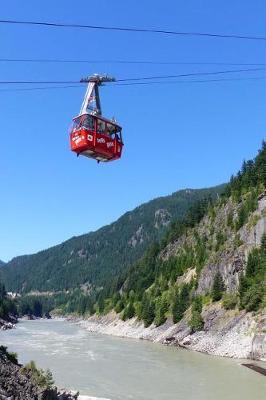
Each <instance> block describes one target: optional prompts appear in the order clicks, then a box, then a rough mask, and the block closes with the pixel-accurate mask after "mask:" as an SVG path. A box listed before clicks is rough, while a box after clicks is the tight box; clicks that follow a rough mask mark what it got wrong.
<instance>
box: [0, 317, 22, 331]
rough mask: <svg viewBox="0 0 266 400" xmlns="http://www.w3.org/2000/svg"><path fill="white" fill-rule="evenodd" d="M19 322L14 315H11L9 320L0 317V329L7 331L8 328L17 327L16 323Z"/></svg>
mask: <svg viewBox="0 0 266 400" xmlns="http://www.w3.org/2000/svg"><path fill="white" fill-rule="evenodd" d="M17 322H18V320H17V318H16V317H14V316H9V319H8V321H7V320H5V319H2V318H0V330H2V331H6V330H7V329H13V328H15V324H16V323H17Z"/></svg>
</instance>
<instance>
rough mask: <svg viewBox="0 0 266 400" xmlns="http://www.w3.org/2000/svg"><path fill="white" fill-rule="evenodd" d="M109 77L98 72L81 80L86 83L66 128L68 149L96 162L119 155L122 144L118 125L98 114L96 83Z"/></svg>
mask: <svg viewBox="0 0 266 400" xmlns="http://www.w3.org/2000/svg"><path fill="white" fill-rule="evenodd" d="M113 81H114V78H110V77H108V76H100V75H93V76H91V77H89V78H86V79H83V80H81V82H88V87H87V90H86V94H85V97H84V100H83V103H82V106H81V110H80V113H79V115H78V116H77V117H75V118H74V119H73V125H72V128H71V132H70V146H71V150H72V151H74V152H75V153H76V154H77V155H83V156H86V157H90V158H94V159H96V160H97V161H98V162H100V161H105V162H106V161H113V160H117V159H119V158H120V157H121V153H122V148H123V141H122V134H121V131H122V128H121V126H119V125H118V124H117V123H116V122H115V121H113V120H109V119H106V118H104V117H102V111H101V103H100V96H99V86H100V85H102V83H104V82H113Z"/></svg>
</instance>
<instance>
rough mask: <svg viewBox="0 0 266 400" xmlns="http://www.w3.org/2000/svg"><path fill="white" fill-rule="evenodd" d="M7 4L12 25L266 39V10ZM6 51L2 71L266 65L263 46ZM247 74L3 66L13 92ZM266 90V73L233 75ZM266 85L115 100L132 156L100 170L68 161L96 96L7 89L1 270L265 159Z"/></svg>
mask: <svg viewBox="0 0 266 400" xmlns="http://www.w3.org/2000/svg"><path fill="white" fill-rule="evenodd" d="M2 3H3V4H1V18H0V19H18V20H38V21H43V20H46V21H55V22H66V23H79V24H94V25H97V24H98V25H118V26H137V27H147V28H152V27H157V28H162V29H164V28H165V29H172V30H180V31H201V32H212V33H228V34H233V33H238V34H249V35H256V36H260V35H264V36H266V25H265V20H266V3H265V1H264V0H257V1H256V2H254V1H251V0H246V1H243V0H232V1H230V2H225V1H213V0H186V1H183V0H182V1H181V0H164V1H161V0H160V1H159V0H142V1H136V0H135V1H133V0H127V1H125V0H113V1H110V0H97V1H94V2H93V1H88V0H76V1H72V0H57V1H54V0H46V1H42V2H41V1H33V0H27V1H21V0H10V1H8V2H2ZM0 37H1V43H0V48H1V52H0V57H1V58H50V59H52V58H71V59H77V60H79V59H88V60H92V61H95V60H119V59H123V60H154V61H161V62H164V61H176V62H229V63H266V53H265V50H266V42H263V41H244V40H242V41H240V40H235V39H212V38H204V37H201V38H200V37H182V36H180V37H175V36H160V35H155V34H146V35H145V34H141V33H130V32H128V33H125V32H124V33H119V32H107V31H96V30H95V31H92V30H82V29H80V30H74V29H72V30H71V29H65V28H62V29H57V28H45V27H34V26H18V25H2V24H0ZM234 68H236V69H237V68H239V67H232V66H231V67H230V66H213V65H121V64H120V65H117V64H112V63H108V62H105V63H103V64H96V63H93V62H90V63H88V64H37V63H35V64H33V63H32V64H30V63H23V64H22V63H20V64H18V63H12V64H11V63H6V62H0V77H1V79H0V80H79V79H80V78H81V77H84V76H86V75H89V74H92V73H95V72H99V73H109V74H111V75H114V76H116V77H117V78H130V77H139V76H150V75H165V74H166V75H168V74H179V73H188V72H202V71H219V70H221V69H234ZM265 68H266V67H265ZM257 76H265V77H266V71H260V72H256V73H254V72H253V73H249V74H247V73H246V74H239V75H237V74H234V75H232V77H234V78H236V77H257ZM229 77H230V76H226V78H229ZM207 79H210V77H209V78H207ZM182 80H183V81H184V79H182ZM189 80H190V82H189ZM265 84H266V79H265V80H255V79H254V80H239V81H224V82H209V83H195V82H194V83H193V82H191V78H190V79H188V82H180V83H177V84H169V85H168V84H165V85H147V86H146V85H143V86H141V85H140V86H137V85H136V86H111V85H109V86H108V87H105V88H103V89H102V105H103V110H104V112H105V114H106V116H107V117H108V116H109V117H112V116H113V115H115V117H116V118H117V119H118V121H119V122H120V123H121V124H122V126H123V133H124V142H125V150H124V156H123V158H122V159H121V160H120V161H116V162H114V163H110V164H99V165H97V163H96V162H94V161H92V160H89V159H87V158H83V157H80V158H79V159H77V158H76V157H75V155H74V154H73V153H71V152H70V151H69V142H68V128H69V125H70V122H71V119H72V117H73V116H75V115H76V114H77V113H78V111H79V108H80V105H81V101H82V98H83V94H84V88H83V87H79V88H69V89H58V90H42V91H20V92H11V91H3V90H2V89H3V88H7V87H6V86H3V85H0V89H1V91H0V109H1V150H0V151H1V155H0V185H1V196H0V206H1V208H0V210H1V211H0V213H1V220H0V221H1V222H0V259H3V260H5V261H7V260H9V259H10V258H12V257H14V256H17V255H20V254H25V253H32V252H36V251H38V250H41V249H44V248H46V247H49V246H51V245H54V244H57V243H59V242H61V241H63V240H65V239H67V238H69V237H71V236H73V235H78V234H81V233H84V232H88V231H90V230H95V229H97V228H98V227H100V226H102V225H104V224H107V223H110V222H112V221H113V220H115V219H116V218H118V217H119V216H120V215H121V214H123V213H124V212H125V211H127V210H130V209H132V208H134V207H135V206H137V205H139V204H141V203H143V202H146V201H148V200H150V199H152V198H154V197H157V196H160V195H166V194H170V193H172V192H174V191H176V190H178V189H182V188H186V187H192V188H200V187H207V186H212V185H216V184H219V183H222V182H225V181H227V180H228V179H229V178H230V175H231V174H232V173H234V172H236V171H237V170H238V168H239V167H240V165H241V163H242V161H243V159H249V158H252V157H253V156H255V155H256V152H257V149H258V148H259V147H260V144H261V141H262V139H263V138H265V136H266V135H265V131H266V110H265V96H266V95H265V93H266V90H265ZM16 87H18V86H16ZM27 87H28V86H27ZM8 89H10V86H8Z"/></svg>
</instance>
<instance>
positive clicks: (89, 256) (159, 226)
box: [0, 185, 224, 293]
mask: <svg viewBox="0 0 266 400" xmlns="http://www.w3.org/2000/svg"><path fill="white" fill-rule="evenodd" d="M223 189H224V185H221V186H217V187H214V188H210V189H198V190H192V189H186V190H181V191H178V192H176V193H173V194H172V195H170V196H166V197H160V198H157V199H155V200H152V201H150V202H148V203H146V204H143V205H141V206H139V207H137V208H136V209H134V210H133V211H130V212H127V213H126V214H124V215H123V216H122V217H121V218H119V219H118V220H117V221H116V222H114V223H112V224H110V225H108V226H105V227H103V228H101V229H99V230H98V231H96V232H91V233H88V234H85V235H81V236H78V237H73V238H71V239H69V240H67V241H66V242H63V243H62V244H60V245H57V246H54V247H52V248H49V249H47V250H44V251H41V252H38V253H37V254H33V255H25V256H20V257H16V258H14V259H13V260H11V261H10V262H8V263H7V264H5V265H4V266H3V267H2V268H1V272H0V278H1V280H2V281H3V282H4V283H5V285H6V288H7V289H8V290H10V291H19V292H23V293H27V292H30V291H35V290H38V291H58V290H64V289H70V288H75V287H79V286H80V285H84V284H86V287H87V289H89V288H90V287H91V285H92V286H94V287H95V286H96V287H101V286H106V284H107V283H109V282H110V281H112V280H113V279H114V278H117V277H119V276H122V275H123V274H122V275H121V273H122V272H123V273H124V274H125V273H126V272H127V271H128V269H129V267H130V266H131V265H132V264H133V263H134V262H136V260H138V259H139V258H140V257H141V256H142V255H143V253H144V251H145V250H146V249H147V247H148V246H149V245H150V244H151V243H153V242H154V241H158V240H161V238H162V236H163V235H164V234H165V232H166V231H167V229H168V228H169V225H170V224H171V222H173V221H177V220H179V219H180V218H182V217H183V216H184V214H185V213H186V212H187V210H188V209H189V207H190V206H191V205H193V204H195V203H196V202H197V201H199V200H201V199H203V198H207V197H208V198H216V197H217V194H218V193H221V191H222V190H223ZM121 279H122V278H121ZM118 283H119V282H118Z"/></svg>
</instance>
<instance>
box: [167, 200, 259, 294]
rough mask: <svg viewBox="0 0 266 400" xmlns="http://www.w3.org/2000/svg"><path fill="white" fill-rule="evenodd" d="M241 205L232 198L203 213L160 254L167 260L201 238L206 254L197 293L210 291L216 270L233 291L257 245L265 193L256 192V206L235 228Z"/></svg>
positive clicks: (194, 244)
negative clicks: (238, 227)
mask: <svg viewBox="0 0 266 400" xmlns="http://www.w3.org/2000/svg"><path fill="white" fill-rule="evenodd" d="M240 207H241V205H240V204H236V203H234V202H233V201H232V200H229V201H228V202H227V203H226V204H224V205H217V206H216V207H215V209H214V213H213V214H212V215H207V216H205V217H204V218H203V220H202V221H201V222H200V224H199V225H198V226H197V227H196V228H193V229H191V230H190V231H189V232H188V233H187V234H186V235H185V236H182V237H181V238H180V239H179V240H178V241H176V242H174V243H170V244H169V245H168V246H167V247H166V248H165V249H164V251H163V253H162V254H161V257H162V259H163V260H167V259H169V258H170V257H171V256H176V255H177V254H179V253H180V252H182V250H183V248H184V247H188V248H195V247H196V245H197V240H198V239H201V240H204V242H205V246H206V248H207V249H208V258H207V262H206V263H205V265H204V266H203V268H202V270H201V271H200V274H199V280H198V289H197V293H198V294H207V293H209V291H210V288H211V286H212V284H213V279H214V276H215V275H216V274H217V272H220V274H221V275H222V277H223V280H224V283H225V286H226V290H227V292H235V291H236V290H237V288H238V286H239V277H240V275H241V274H242V273H244V272H245V267H246V263H247V258H248V255H249V253H250V251H251V250H252V249H254V248H255V247H257V246H259V245H260V243H261V239H262V236H263V235H264V234H265V233H266V193H263V194H262V195H261V196H259V198H258V206H257V209H256V210H255V211H254V212H253V213H252V214H251V215H250V216H249V218H248V221H247V222H246V223H245V225H244V226H243V227H241V228H240V229H239V230H236V229H234V228H233V226H234V222H235V221H236V220H237V218H238V213H239V208H240ZM191 267H193V265H192V266H191Z"/></svg>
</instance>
